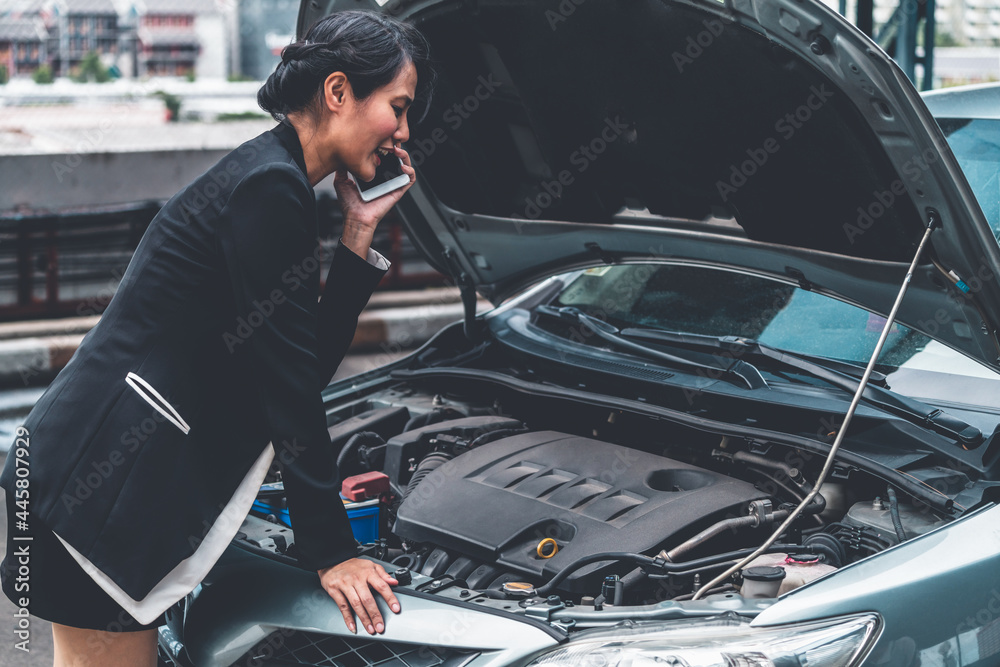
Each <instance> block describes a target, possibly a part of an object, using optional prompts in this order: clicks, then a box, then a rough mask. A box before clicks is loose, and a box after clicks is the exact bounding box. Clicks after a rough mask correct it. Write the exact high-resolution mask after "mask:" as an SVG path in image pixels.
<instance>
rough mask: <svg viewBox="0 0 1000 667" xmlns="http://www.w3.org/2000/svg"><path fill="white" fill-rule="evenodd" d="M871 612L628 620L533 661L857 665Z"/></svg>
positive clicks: (603, 666) (631, 666)
mask: <svg viewBox="0 0 1000 667" xmlns="http://www.w3.org/2000/svg"><path fill="white" fill-rule="evenodd" d="M878 625H879V621H878V617H877V616H875V615H874V614H865V615H859V616H848V617H840V618H835V619H829V620H824V621H814V622H810V623H797V624H794V625H782V626H773V627H766V628H753V627H750V624H749V622H748V621H747V619H745V618H741V617H738V616H736V615H735V614H725V615H723V616H720V617H715V618H714V619H704V620H703V621H695V620H685V621H672V622H667V623H649V624H645V623H644V624H639V623H635V624H631V625H629V626H627V627H621V626H618V627H616V628H614V629H613V630H601V631H599V632H591V633H586V634H585V633H581V635H580V637H579V638H577V639H575V640H574V641H571V642H570V643H568V644H566V645H565V646H563V647H561V648H559V649H556V650H554V651H552V652H550V653H546V654H545V655H543V656H541V657H539V658H538V659H536V660H535V661H534V662H533V663H531V664H532V665H549V666H550V667H551V666H555V665H574V666H583V667H618V666H620V667H646V666H647V665H649V666H650V667H653V666H656V667H664V666H666V665H670V666H672V667H852V666H853V665H858V664H860V662H861V660H862V659H863V657H864V656H865V655H866V654H867V652H868V649H869V648H870V647H871V644H872V643H873V641H874V638H875V635H876V630H877V629H878Z"/></svg>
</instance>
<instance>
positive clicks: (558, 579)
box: [535, 551, 653, 596]
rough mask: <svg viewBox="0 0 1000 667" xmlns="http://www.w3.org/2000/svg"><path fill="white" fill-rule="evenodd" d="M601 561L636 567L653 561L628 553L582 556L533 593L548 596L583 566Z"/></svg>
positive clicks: (618, 552)
mask: <svg viewBox="0 0 1000 667" xmlns="http://www.w3.org/2000/svg"><path fill="white" fill-rule="evenodd" d="M602 560H630V561H632V562H633V563H635V564H637V565H652V564H653V559H652V558H650V557H649V556H643V555H642V554H637V553H631V552H628V551H604V552H601V553H596V554H591V555H589V556H584V557H583V558H577V559H576V560H575V561H573V562H572V563H570V564H569V565H567V566H566V567H564V568H563V569H561V570H559V572H557V573H556V575H555V576H554V577H552V578H551V579H549V581H548V583H547V584H545V585H544V586H539V587H538V588H537V589H535V592H536V593H537V594H538V595H543V596H544V595H548V594H550V593H551V592H552V591H554V590H555V588H556V586H558V585H559V584H561V583H562V582H563V580H564V579H566V577H568V576H569V575H571V574H573V573H574V572H576V571H577V570H579V569H580V568H581V567H583V566H584V565H590V564H591V563H597V562H600V561H602Z"/></svg>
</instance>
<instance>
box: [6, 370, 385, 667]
mask: <svg viewBox="0 0 1000 667" xmlns="http://www.w3.org/2000/svg"><path fill="white" fill-rule="evenodd" d="M400 356H402V355H400V354H391V353H379V354H358V355H349V356H348V357H347V358H345V359H344V361H343V363H341V365H340V368H339V369H337V374H336V375H335V376H334V380H337V379H340V378H343V377H349V376H351V375H357V374H359V373H365V372H368V371H370V370H372V369H374V368H376V367H378V366H381V365H384V364H387V363H389V362H390V361H393V360H394V359H396V358H399V357H400ZM18 391H21V390H18ZM4 393H5V392H0V405H2V403H3V400H2V399H3V394H4ZM36 393H40V391H38V392H36ZM9 444H10V443H7V442H4V443H3V448H4V449H6V448H7V447H8V446H9ZM5 461H6V453H5V452H2V451H0V467H2V466H3V464H4V462H5ZM0 526H2V529H0V537H5V536H6V535H7V513H6V501H5V498H4V494H3V493H0ZM5 553H6V541H5V540H0V558H3V556H4V555H5ZM16 609H17V607H15V606H14V605H13V604H12V603H11V601H10V600H8V599H7V597H6V596H5V595H0V667H51V665H52V662H53V660H52V658H53V656H52V627H51V624H50V623H49V622H48V621H45V620H43V619H40V618H36V617H33V616H32V617H31V618H30V627H29V632H30V636H29V643H28V648H29V650H28V651H27V652H24V651H21V650H18V649H16V648H15V643H16V642H18V641H19V640H18V639H17V638H16V637H15V636H14V630H15V625H14V623H15V620H14V616H13V614H14V611H15V610H16Z"/></svg>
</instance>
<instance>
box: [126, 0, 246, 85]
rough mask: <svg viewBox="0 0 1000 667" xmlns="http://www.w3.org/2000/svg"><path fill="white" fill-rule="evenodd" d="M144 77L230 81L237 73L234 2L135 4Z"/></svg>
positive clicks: (135, 0) (138, 0) (137, 0)
mask: <svg viewBox="0 0 1000 667" xmlns="http://www.w3.org/2000/svg"><path fill="white" fill-rule="evenodd" d="M129 11H130V13H131V14H133V15H134V16H135V17H136V52H137V56H136V61H137V65H136V67H137V74H138V76H183V75H188V74H190V75H194V76H198V77H204V78H225V77H226V76H228V75H229V73H230V72H231V64H230V53H231V51H232V49H231V48H230V44H231V42H232V39H233V35H232V34H231V30H230V26H231V24H232V22H231V21H229V20H228V19H227V13H231V12H232V11H233V10H232V4H231V3H228V4H226V3H215V2H210V1H209V2H204V1H198V0H132V1H131V2H130V8H129Z"/></svg>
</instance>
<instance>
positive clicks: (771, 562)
mask: <svg viewBox="0 0 1000 667" xmlns="http://www.w3.org/2000/svg"><path fill="white" fill-rule="evenodd" d="M817 558H818V557H816V556H802V555H795V556H793V557H791V558H790V557H789V556H788V554H785V553H780V552H779V553H774V554H764V555H763V556H758V557H757V558H754V559H753V560H752V561H750V562H749V563H747V565H746V568H744V569H747V568H751V567H780V568H781V569H783V570H784V571H785V578H784V580H782V582H781V587H780V588H779V589H778V595H783V594H785V593H787V592H788V591H794V590H795V589H796V588H798V587H799V586H804V585H805V584H808V583H809V582H810V581H813V580H815V579H819V578H820V577H822V576H824V575H826V574H829V573H831V572H834V571H836V569H837V568H835V567H834V566H832V565H827V564H826V563H820V562H818V561H817V560H816V559H817Z"/></svg>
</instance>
